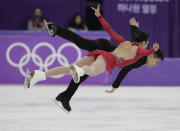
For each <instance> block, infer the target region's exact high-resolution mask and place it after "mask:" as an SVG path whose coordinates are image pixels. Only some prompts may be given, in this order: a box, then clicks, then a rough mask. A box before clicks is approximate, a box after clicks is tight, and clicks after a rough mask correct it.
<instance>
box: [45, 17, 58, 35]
mask: <svg viewBox="0 0 180 131" xmlns="http://www.w3.org/2000/svg"><path fill="white" fill-rule="evenodd" d="M44 23H45V25H46V28H47V30H48V33H49V34H50V35H51V36H52V37H54V36H56V34H57V27H56V25H55V24H53V23H52V22H47V21H46V20H44Z"/></svg>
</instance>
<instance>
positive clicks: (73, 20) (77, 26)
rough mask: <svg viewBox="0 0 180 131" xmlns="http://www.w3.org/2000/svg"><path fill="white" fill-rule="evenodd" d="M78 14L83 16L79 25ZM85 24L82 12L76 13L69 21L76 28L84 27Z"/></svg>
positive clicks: (70, 25)
mask: <svg viewBox="0 0 180 131" xmlns="http://www.w3.org/2000/svg"><path fill="white" fill-rule="evenodd" d="M77 16H80V17H81V23H80V24H79V25H77V24H76V22H75V20H76V17H77ZM84 25H85V24H84V21H83V18H82V16H81V14H80V13H75V14H74V15H73V17H72V18H71V20H70V22H69V27H73V28H75V29H84Z"/></svg>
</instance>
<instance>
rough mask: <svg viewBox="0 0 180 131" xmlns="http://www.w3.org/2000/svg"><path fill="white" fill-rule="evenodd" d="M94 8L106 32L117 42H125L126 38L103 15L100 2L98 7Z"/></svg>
mask: <svg viewBox="0 0 180 131" xmlns="http://www.w3.org/2000/svg"><path fill="white" fill-rule="evenodd" d="M92 9H93V10H94V11H95V15H96V17H98V20H99V22H100V23H101V25H102V26H103V28H104V29H105V30H106V32H107V33H108V34H109V35H110V36H111V37H112V39H113V40H114V41H116V43H118V44H120V43H121V42H124V41H125V39H124V38H123V37H122V36H121V35H119V34H118V33H116V32H115V31H114V30H113V29H112V27H111V25H110V24H109V23H108V22H107V21H106V20H105V19H104V18H103V16H102V15H101V14H100V4H98V7H97V9H96V8H94V7H92Z"/></svg>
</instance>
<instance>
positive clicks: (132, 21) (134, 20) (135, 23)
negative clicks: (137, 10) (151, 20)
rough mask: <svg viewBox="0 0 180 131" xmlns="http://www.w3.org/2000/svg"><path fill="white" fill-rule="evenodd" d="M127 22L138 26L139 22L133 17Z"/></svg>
mask: <svg viewBox="0 0 180 131" xmlns="http://www.w3.org/2000/svg"><path fill="white" fill-rule="evenodd" d="M129 24H130V25H133V26H136V27H138V28H139V22H138V21H136V19H135V18H134V17H133V18H131V19H130V20H129Z"/></svg>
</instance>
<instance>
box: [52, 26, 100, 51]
mask: <svg viewBox="0 0 180 131" xmlns="http://www.w3.org/2000/svg"><path fill="white" fill-rule="evenodd" d="M53 25H54V26H55V28H56V35H58V36H60V37H62V38H64V39H66V40H68V41H71V42H73V43H74V44H76V45H77V46H78V47H79V48H81V49H83V50H87V51H93V50H95V49H99V48H102V47H101V46H102V45H101V44H100V42H99V41H98V40H90V39H86V38H83V37H81V36H80V35H78V34H77V33H75V32H72V31H70V30H68V29H66V28H63V27H60V26H57V25H55V24H53Z"/></svg>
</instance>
